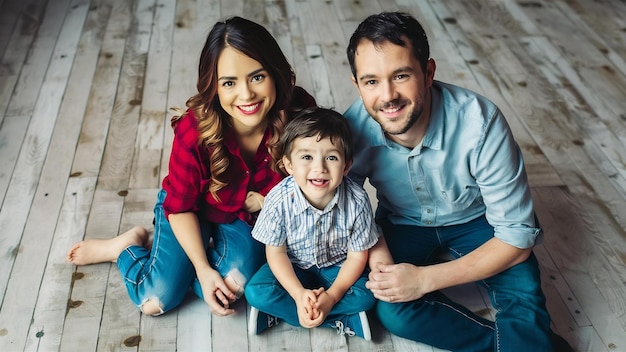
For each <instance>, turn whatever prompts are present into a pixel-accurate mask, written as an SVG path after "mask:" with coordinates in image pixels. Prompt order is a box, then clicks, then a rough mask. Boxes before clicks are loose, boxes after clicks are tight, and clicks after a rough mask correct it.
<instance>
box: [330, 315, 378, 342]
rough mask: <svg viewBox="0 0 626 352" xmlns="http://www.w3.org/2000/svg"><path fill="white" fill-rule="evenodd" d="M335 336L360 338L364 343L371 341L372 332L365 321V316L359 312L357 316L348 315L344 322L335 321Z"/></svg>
mask: <svg viewBox="0 0 626 352" xmlns="http://www.w3.org/2000/svg"><path fill="white" fill-rule="evenodd" d="M333 327H334V328H335V329H337V334H339V335H341V336H344V335H348V336H358V337H362V338H363V339H364V340H365V341H371V340H372V332H371V330H370V323H369V321H368V320H367V314H366V313H365V312H360V313H359V314H354V315H350V316H348V317H347V318H346V319H345V322H344V321H341V320H337V321H335V326H333Z"/></svg>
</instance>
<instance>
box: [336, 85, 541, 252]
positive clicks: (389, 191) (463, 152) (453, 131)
mask: <svg viewBox="0 0 626 352" xmlns="http://www.w3.org/2000/svg"><path fill="white" fill-rule="evenodd" d="M431 93H432V94H431V96H432V98H431V99H432V108H431V116H430V123H429V126H428V129H427V131H426V134H425V136H424V138H423V140H422V142H421V143H420V144H419V145H418V146H416V147H415V148H413V149H412V150H411V149H408V148H406V147H403V146H401V145H399V144H397V143H395V142H392V141H390V140H388V139H387V138H385V134H384V132H383V130H382V128H381V127H380V125H379V124H378V123H377V122H376V121H375V120H374V119H373V118H371V117H370V115H369V114H368V112H367V111H366V110H365V107H364V106H363V101H362V100H360V99H359V100H358V101H356V102H354V103H353V104H352V105H351V106H350V107H349V108H348V110H346V112H345V113H344V115H345V116H346V118H347V119H348V121H349V123H350V126H351V129H352V132H353V134H354V143H355V158H354V163H353V164H352V168H351V171H350V174H349V176H350V178H351V179H352V180H354V181H356V182H357V183H359V184H361V185H362V184H363V183H364V181H365V179H366V178H369V182H370V183H371V184H372V185H373V186H374V187H375V188H376V195H377V198H378V209H377V214H376V216H377V217H379V218H380V217H384V216H386V217H388V218H389V220H390V221H391V222H392V223H394V224H406V225H414V226H427V227H431V226H432V227H437V226H447V225H456V224H463V223H466V222H468V221H470V220H473V219H475V218H477V217H479V216H481V215H483V214H485V215H486V218H487V221H489V223H490V224H491V225H492V226H493V227H494V229H495V230H494V235H495V236H496V237H497V238H499V239H500V240H502V241H504V242H505V243H508V244H510V245H513V246H515V247H518V248H529V247H532V246H533V245H534V244H535V241H536V240H537V237H538V236H539V235H540V234H541V229H540V228H539V227H538V226H539V224H536V223H535V217H534V209H533V201H532V198H531V194H530V188H529V186H528V179H527V176H526V170H525V168H524V161H523V159H522V153H521V150H520V148H519V146H518V145H517V143H516V142H515V140H514V138H513V135H512V133H511V130H510V128H509V126H508V124H507V122H506V120H505V118H504V116H503V115H502V113H501V112H500V110H499V109H498V107H497V106H496V105H495V104H493V103H492V102H491V101H489V100H488V99H487V98H485V97H483V96H480V95H478V94H476V93H474V92H472V91H469V90H467V89H464V88H461V87H457V86H454V85H450V84H446V83H443V82H439V81H435V82H434V83H433V85H432V88H431Z"/></svg>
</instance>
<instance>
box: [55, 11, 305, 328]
mask: <svg viewBox="0 0 626 352" xmlns="http://www.w3.org/2000/svg"><path fill="white" fill-rule="evenodd" d="M197 88H198V94H196V95H194V96H192V97H191V98H189V100H188V101H187V108H188V109H187V111H182V112H183V114H181V115H180V116H176V117H174V118H173V119H172V126H173V127H174V142H173V145H172V152H171V156H170V161H169V174H168V176H166V177H165V178H164V179H163V184H162V189H161V191H160V192H159V194H158V199H157V203H156V206H155V208H154V214H155V219H154V225H155V231H154V238H153V239H152V240H151V239H150V238H149V235H148V231H147V230H146V229H144V228H142V227H135V228H133V229H131V230H129V231H127V232H125V233H124V234H122V235H120V236H118V237H116V238H112V239H108V240H95V239H94V240H85V241H81V242H79V243H77V244H75V245H74V246H72V248H70V250H69V251H68V253H67V260H68V261H69V262H70V263H73V264H76V265H86V264H93V263H99V262H107V261H113V262H117V265H118V267H119V269H120V272H121V274H122V277H123V278H124V279H125V283H126V287H127V290H128V293H129V295H130V298H131V300H132V301H133V302H134V303H135V304H136V305H137V306H138V307H139V308H140V309H141V311H142V312H143V313H144V314H149V315H160V314H163V313H164V312H166V311H168V310H170V309H172V308H174V307H176V306H177V305H178V304H180V302H181V301H182V299H183V298H184V296H185V294H186V291H187V289H188V288H189V286H190V285H191V286H192V287H193V289H194V291H195V292H196V294H198V295H199V296H200V297H202V298H203V299H204V300H205V301H206V302H207V304H208V305H209V306H210V308H211V310H212V311H213V313H214V314H217V315H221V316H224V315H229V314H232V313H234V310H233V309H232V308H230V305H231V303H232V302H233V301H234V300H236V299H237V298H239V297H240V296H241V295H242V294H243V289H244V286H245V284H246V283H247V281H248V280H249V279H250V278H251V277H252V275H253V274H254V273H255V272H256V270H257V269H258V268H259V267H260V266H261V265H262V264H263V263H264V261H265V257H264V248H263V246H262V245H261V244H260V243H259V242H256V241H255V240H254V239H252V236H251V234H250V233H251V230H252V225H253V224H254V221H255V220H256V215H257V214H258V212H259V210H260V209H261V207H262V206H263V201H264V197H265V195H266V194H267V192H268V191H269V190H270V189H271V188H272V187H273V186H274V185H276V183H278V182H279V181H280V180H281V179H282V178H283V176H284V175H283V173H281V172H280V170H278V168H277V166H276V165H277V163H276V161H277V160H279V159H280V156H279V155H277V151H276V150H275V148H274V145H275V144H276V142H277V141H278V139H279V137H280V135H281V133H282V131H283V126H284V125H285V123H286V122H287V121H286V120H287V119H288V117H289V116H290V115H291V112H292V111H293V110H295V109H296V108H299V107H309V106H314V105H315V100H314V99H313V98H312V97H311V96H310V95H309V94H308V93H306V91H304V90H303V89H302V88H298V87H295V75H294V73H293V70H292V68H291V66H290V65H289V63H288V62H287V59H286V58H285V56H284V55H283V53H282V51H281V50H280V47H279V46H278V44H277V43H276V41H275V39H274V38H273V37H272V36H271V34H270V33H269V32H268V31H267V30H266V29H265V28H263V27H262V26H260V25H258V24H256V23H254V22H251V21H249V20H246V19H243V18H240V17H233V18H230V19H228V20H226V21H224V22H218V23H216V24H215V26H214V27H213V29H212V30H211V32H210V33H209V36H208V38H207V41H206V44H205V46H204V48H203V50H202V53H201V55H200V64H199V76H198V83H197Z"/></svg>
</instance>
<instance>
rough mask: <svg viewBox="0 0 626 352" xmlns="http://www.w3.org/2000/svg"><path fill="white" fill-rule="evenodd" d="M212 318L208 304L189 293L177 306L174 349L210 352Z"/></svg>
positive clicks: (190, 351) (186, 351)
mask: <svg viewBox="0 0 626 352" xmlns="http://www.w3.org/2000/svg"><path fill="white" fill-rule="evenodd" d="M212 318H213V316H212V314H211V310H210V309H209V305H208V304H206V303H205V302H204V301H203V300H201V299H200V298H198V296H196V295H195V294H192V293H189V294H188V295H187V297H186V298H185V300H184V301H183V303H182V304H181V306H180V307H179V308H178V326H177V329H176V331H177V334H178V335H177V338H176V351H178V352H196V351H207V352H211V351H212V345H213V334H212V333H211V322H212V320H213V319H212ZM218 338H223V337H218ZM251 351H252V349H251Z"/></svg>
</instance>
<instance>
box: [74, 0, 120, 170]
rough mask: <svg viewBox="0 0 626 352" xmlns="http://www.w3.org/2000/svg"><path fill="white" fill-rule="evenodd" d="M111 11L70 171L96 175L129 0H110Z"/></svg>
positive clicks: (118, 73)
mask: <svg viewBox="0 0 626 352" xmlns="http://www.w3.org/2000/svg"><path fill="white" fill-rule="evenodd" d="M110 4H111V8H112V10H111V15H110V18H109V21H108V23H107V27H106V30H105V34H104V39H103V41H102V46H101V48H100V57H99V59H98V63H97V66H96V73H95V75H94V78H93V82H94V83H93V85H92V88H91V91H90V95H89V102H88V104H87V110H86V111H87V114H86V115H85V119H84V122H83V126H82V129H81V134H80V139H79V140H78V146H77V148H76V156H75V157H74V165H73V166H72V172H71V173H72V174H73V175H83V176H98V175H99V170H100V164H101V163H102V153H103V150H104V144H105V141H106V135H107V132H108V129H109V119H110V117H111V111H112V108H113V105H114V103H113V102H114V100H115V93H116V89H117V84H118V81H119V76H120V70H121V66H122V57H123V54H124V46H125V43H126V33H127V32H128V31H129V30H130V21H131V18H130V8H129V7H128V6H129V2H127V1H123V0H114V1H111V3H110Z"/></svg>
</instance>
